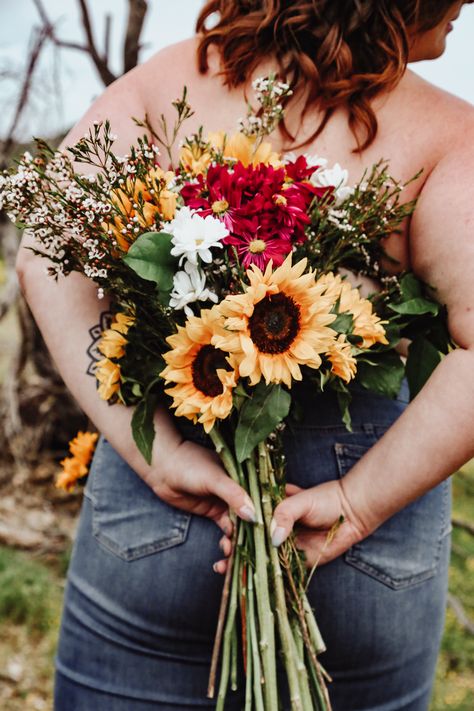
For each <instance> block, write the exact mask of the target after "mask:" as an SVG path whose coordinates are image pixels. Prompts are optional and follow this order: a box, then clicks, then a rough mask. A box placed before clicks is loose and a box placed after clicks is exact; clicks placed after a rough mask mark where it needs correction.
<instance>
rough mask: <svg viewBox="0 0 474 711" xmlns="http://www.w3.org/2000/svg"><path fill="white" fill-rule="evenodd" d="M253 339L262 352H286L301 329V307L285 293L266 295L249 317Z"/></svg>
mask: <svg viewBox="0 0 474 711" xmlns="http://www.w3.org/2000/svg"><path fill="white" fill-rule="evenodd" d="M249 328H250V335H251V337H252V341H253V342H254V343H255V345H256V346H257V348H258V349H259V351H260V352H262V353H272V354H276V353H284V352H285V351H287V350H288V348H289V347H290V346H291V344H292V343H293V341H294V340H295V338H296V336H297V335H298V332H299V329H300V309H299V306H298V305H297V304H295V302H294V301H293V299H292V298H291V297H289V296H286V295H285V294H274V295H273V296H266V297H265V298H264V299H262V300H261V301H259V302H258V304H257V305H256V306H255V308H254V311H253V314H252V316H251V317H250V319H249Z"/></svg>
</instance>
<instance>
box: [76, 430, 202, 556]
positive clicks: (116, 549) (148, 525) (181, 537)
mask: <svg viewBox="0 0 474 711" xmlns="http://www.w3.org/2000/svg"><path fill="white" fill-rule="evenodd" d="M84 493H85V495H86V496H88V497H89V498H90V499H91V502H92V533H93V535H94V537H95V538H96V539H97V541H99V543H101V544H102V545H103V546H105V548H107V549H108V550H109V551H110V552H112V553H114V554H115V555H117V556H119V557H120V558H122V559H124V560H128V561H131V560H135V559H137V558H142V557H143V556H147V555H151V554H153V553H157V552H158V551H162V550H164V549H166V548H171V547H172V546H176V545H179V544H180V543H184V541H185V540H186V536H187V532H188V528H189V522H190V520H191V514H188V513H186V512H185V511H181V510H179V509H176V508H174V507H172V506H169V505H168V504H167V503H166V502H164V501H162V500H161V499H160V498H158V496H157V495H156V494H155V493H154V492H153V490H152V489H151V488H150V487H149V486H148V484H146V483H145V482H144V481H143V479H141V478H140V476H139V475H138V474H137V473H136V472H135V471H134V470H133V469H132V468H131V467H130V466H129V465H128V464H127V463H126V462H125V460H124V459H122V457H121V456H120V455H119V454H118V452H116V451H115V449H113V447H112V445H111V444H110V443H109V442H108V441H107V440H106V439H105V438H104V437H102V436H101V437H100V439H99V442H98V444H97V448H96V451H95V454H94V458H93V460H92V465H91V470H90V474H89V481H88V482H87V486H86V491H85V492H84Z"/></svg>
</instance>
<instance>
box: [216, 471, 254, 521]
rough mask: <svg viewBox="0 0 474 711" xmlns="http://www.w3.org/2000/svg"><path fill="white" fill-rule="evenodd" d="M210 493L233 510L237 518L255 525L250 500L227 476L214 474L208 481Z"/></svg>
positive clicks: (252, 506) (243, 490)
mask: <svg viewBox="0 0 474 711" xmlns="http://www.w3.org/2000/svg"><path fill="white" fill-rule="evenodd" d="M209 491H210V493H212V494H214V495H215V496H218V497H219V498H220V499H222V500H223V501H225V502H226V504H227V505H228V507H229V508H230V509H233V510H234V511H235V513H236V514H237V516H239V517H240V518H242V519H244V521H250V522H251V523H256V521H257V513H256V511H255V507H254V505H253V502H252V499H251V498H250V496H249V495H248V494H247V492H246V491H245V489H243V488H242V487H241V486H239V484H237V483H236V482H235V481H233V480H232V479H231V478H230V477H229V476H227V474H224V473H222V474H221V473H215V474H214V475H212V477H210V479H209Z"/></svg>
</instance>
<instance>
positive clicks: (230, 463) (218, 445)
mask: <svg viewBox="0 0 474 711" xmlns="http://www.w3.org/2000/svg"><path fill="white" fill-rule="evenodd" d="M209 437H210V438H211V440H212V443H213V445H214V447H215V449H216V452H217V454H218V455H219V457H220V458H221V461H222V464H223V465H224V467H225V469H226V471H227V473H228V475H229V476H230V477H231V479H233V480H234V481H236V482H237V484H240V483H241V481H240V477H239V470H238V468H237V465H236V463H235V459H234V457H233V455H232V453H231V451H230V449H229V447H228V446H227V444H226V442H225V440H224V438H223V436H222V435H221V433H220V432H219V430H218V428H217V426H216V425H214V427H213V428H212V430H211V431H210V432H209Z"/></svg>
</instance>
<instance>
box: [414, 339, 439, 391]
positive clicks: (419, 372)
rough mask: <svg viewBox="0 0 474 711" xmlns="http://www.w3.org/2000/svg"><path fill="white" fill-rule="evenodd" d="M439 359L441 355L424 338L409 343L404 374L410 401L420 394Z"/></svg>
mask: <svg viewBox="0 0 474 711" xmlns="http://www.w3.org/2000/svg"><path fill="white" fill-rule="evenodd" d="M441 359H442V356H441V353H440V352H439V351H438V349H437V348H435V346H433V344H432V343H430V342H429V341H428V340H427V339H426V338H417V339H415V340H414V341H413V342H412V343H410V346H409V347H408V359H407V364H406V373H407V379H408V385H409V387H410V399H411V400H413V398H414V397H415V395H417V394H418V393H419V392H420V390H421V388H422V387H423V385H424V384H425V383H426V381H427V380H428V378H429V377H430V375H431V373H432V372H433V370H434V369H435V368H436V366H437V365H438V364H439V363H440V362H441Z"/></svg>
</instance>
